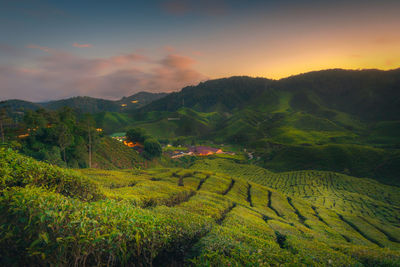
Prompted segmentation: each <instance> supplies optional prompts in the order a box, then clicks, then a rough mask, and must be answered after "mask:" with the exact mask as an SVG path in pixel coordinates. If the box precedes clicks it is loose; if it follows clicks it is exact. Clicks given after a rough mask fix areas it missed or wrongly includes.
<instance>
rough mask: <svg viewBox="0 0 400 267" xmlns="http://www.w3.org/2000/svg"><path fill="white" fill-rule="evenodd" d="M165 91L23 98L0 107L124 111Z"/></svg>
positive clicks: (0, 103) (151, 99)
mask: <svg viewBox="0 0 400 267" xmlns="http://www.w3.org/2000/svg"><path fill="white" fill-rule="evenodd" d="M166 95H167V94H166V93H149V92H139V93H136V94H134V95H131V96H129V97H123V98H121V99H120V100H117V101H113V100H107V99H101V98H93V97H88V96H78V97H71V98H68V99H61V100H55V101H48V102H42V103H32V102H29V101H23V100H7V101H2V102H0V108H2V107H4V108H8V109H10V110H11V111H21V110H28V109H30V110H36V109H38V108H46V109H49V110H58V109H60V108H62V107H70V108H72V109H74V110H76V111H78V112H79V113H98V112H107V111H108V112H124V111H127V110H133V109H137V108H140V107H143V106H145V105H147V104H149V103H151V102H152V101H154V100H157V99H160V98H162V97H164V96H166Z"/></svg>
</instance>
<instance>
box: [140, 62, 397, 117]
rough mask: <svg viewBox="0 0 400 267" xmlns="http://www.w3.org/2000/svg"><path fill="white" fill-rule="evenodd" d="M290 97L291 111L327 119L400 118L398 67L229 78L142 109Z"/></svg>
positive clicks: (223, 106) (201, 107)
mask: <svg viewBox="0 0 400 267" xmlns="http://www.w3.org/2000/svg"><path fill="white" fill-rule="evenodd" d="M282 98H289V100H290V102H289V104H290V107H289V108H291V109H293V110H302V111H306V112H309V113H313V114H317V115H322V116H324V117H330V116H334V115H335V112H334V111H332V110H335V111H337V112H345V113H349V114H350V115H354V116H357V117H359V118H361V119H366V120H382V119H383V120H397V119H399V114H400V69H396V70H391V71H380V70H342V69H332V70H323V71H315V72H309V73H305V74H300V75H296V76H291V77H289V78H285V79H281V80H269V79H264V78H250V77H231V78H224V79H217V80H210V81H206V82H203V83H200V84H199V85H197V86H189V87H185V88H183V89H182V90H181V91H180V92H177V93H172V94H170V95H168V96H167V97H165V98H162V99H159V100H157V101H154V102H152V103H151V104H149V105H147V106H145V107H144V108H142V109H141V112H146V111H154V110H157V111H166V110H167V111H176V110H178V109H179V108H181V107H183V106H184V107H189V108H193V109H195V110H197V111H205V112H210V111H227V112H231V111H232V110H234V109H242V108H245V107H246V108H249V107H252V108H255V109H262V110H265V106H269V107H271V105H275V106H276V105H277V104H278V103H279V102H282V101H283V99H282Z"/></svg>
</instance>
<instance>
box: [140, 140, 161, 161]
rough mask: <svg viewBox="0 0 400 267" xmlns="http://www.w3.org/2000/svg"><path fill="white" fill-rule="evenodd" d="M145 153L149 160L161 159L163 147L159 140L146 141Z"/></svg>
mask: <svg viewBox="0 0 400 267" xmlns="http://www.w3.org/2000/svg"><path fill="white" fill-rule="evenodd" d="M144 152H145V153H146V156H147V157H149V158H156V157H160V156H161V153H162V149H161V145H160V143H159V142H158V141H157V140H155V139H150V138H148V139H146V141H144Z"/></svg>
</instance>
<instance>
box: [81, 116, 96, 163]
mask: <svg viewBox="0 0 400 267" xmlns="http://www.w3.org/2000/svg"><path fill="white" fill-rule="evenodd" d="M83 121H84V123H85V132H86V134H87V138H88V139H87V140H88V143H87V147H88V156H89V157H88V162H89V168H92V153H93V144H94V143H95V141H96V140H97V137H98V135H97V131H96V128H95V125H96V122H95V120H94V118H93V116H92V115H90V114H86V115H85V116H84V120H83Z"/></svg>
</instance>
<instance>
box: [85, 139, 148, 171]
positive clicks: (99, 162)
mask: <svg viewBox="0 0 400 267" xmlns="http://www.w3.org/2000/svg"><path fill="white" fill-rule="evenodd" d="M143 162H144V159H143V158H142V157H140V155H139V154H138V152H136V151H135V150H133V149H131V148H129V147H127V146H125V145H123V144H122V143H121V142H119V141H117V140H114V139H112V138H109V137H105V138H102V139H101V140H100V143H99V144H98V145H97V148H96V150H95V151H94V155H93V163H92V164H93V166H92V167H93V168H100V169H129V168H134V167H138V166H140V165H143Z"/></svg>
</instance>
